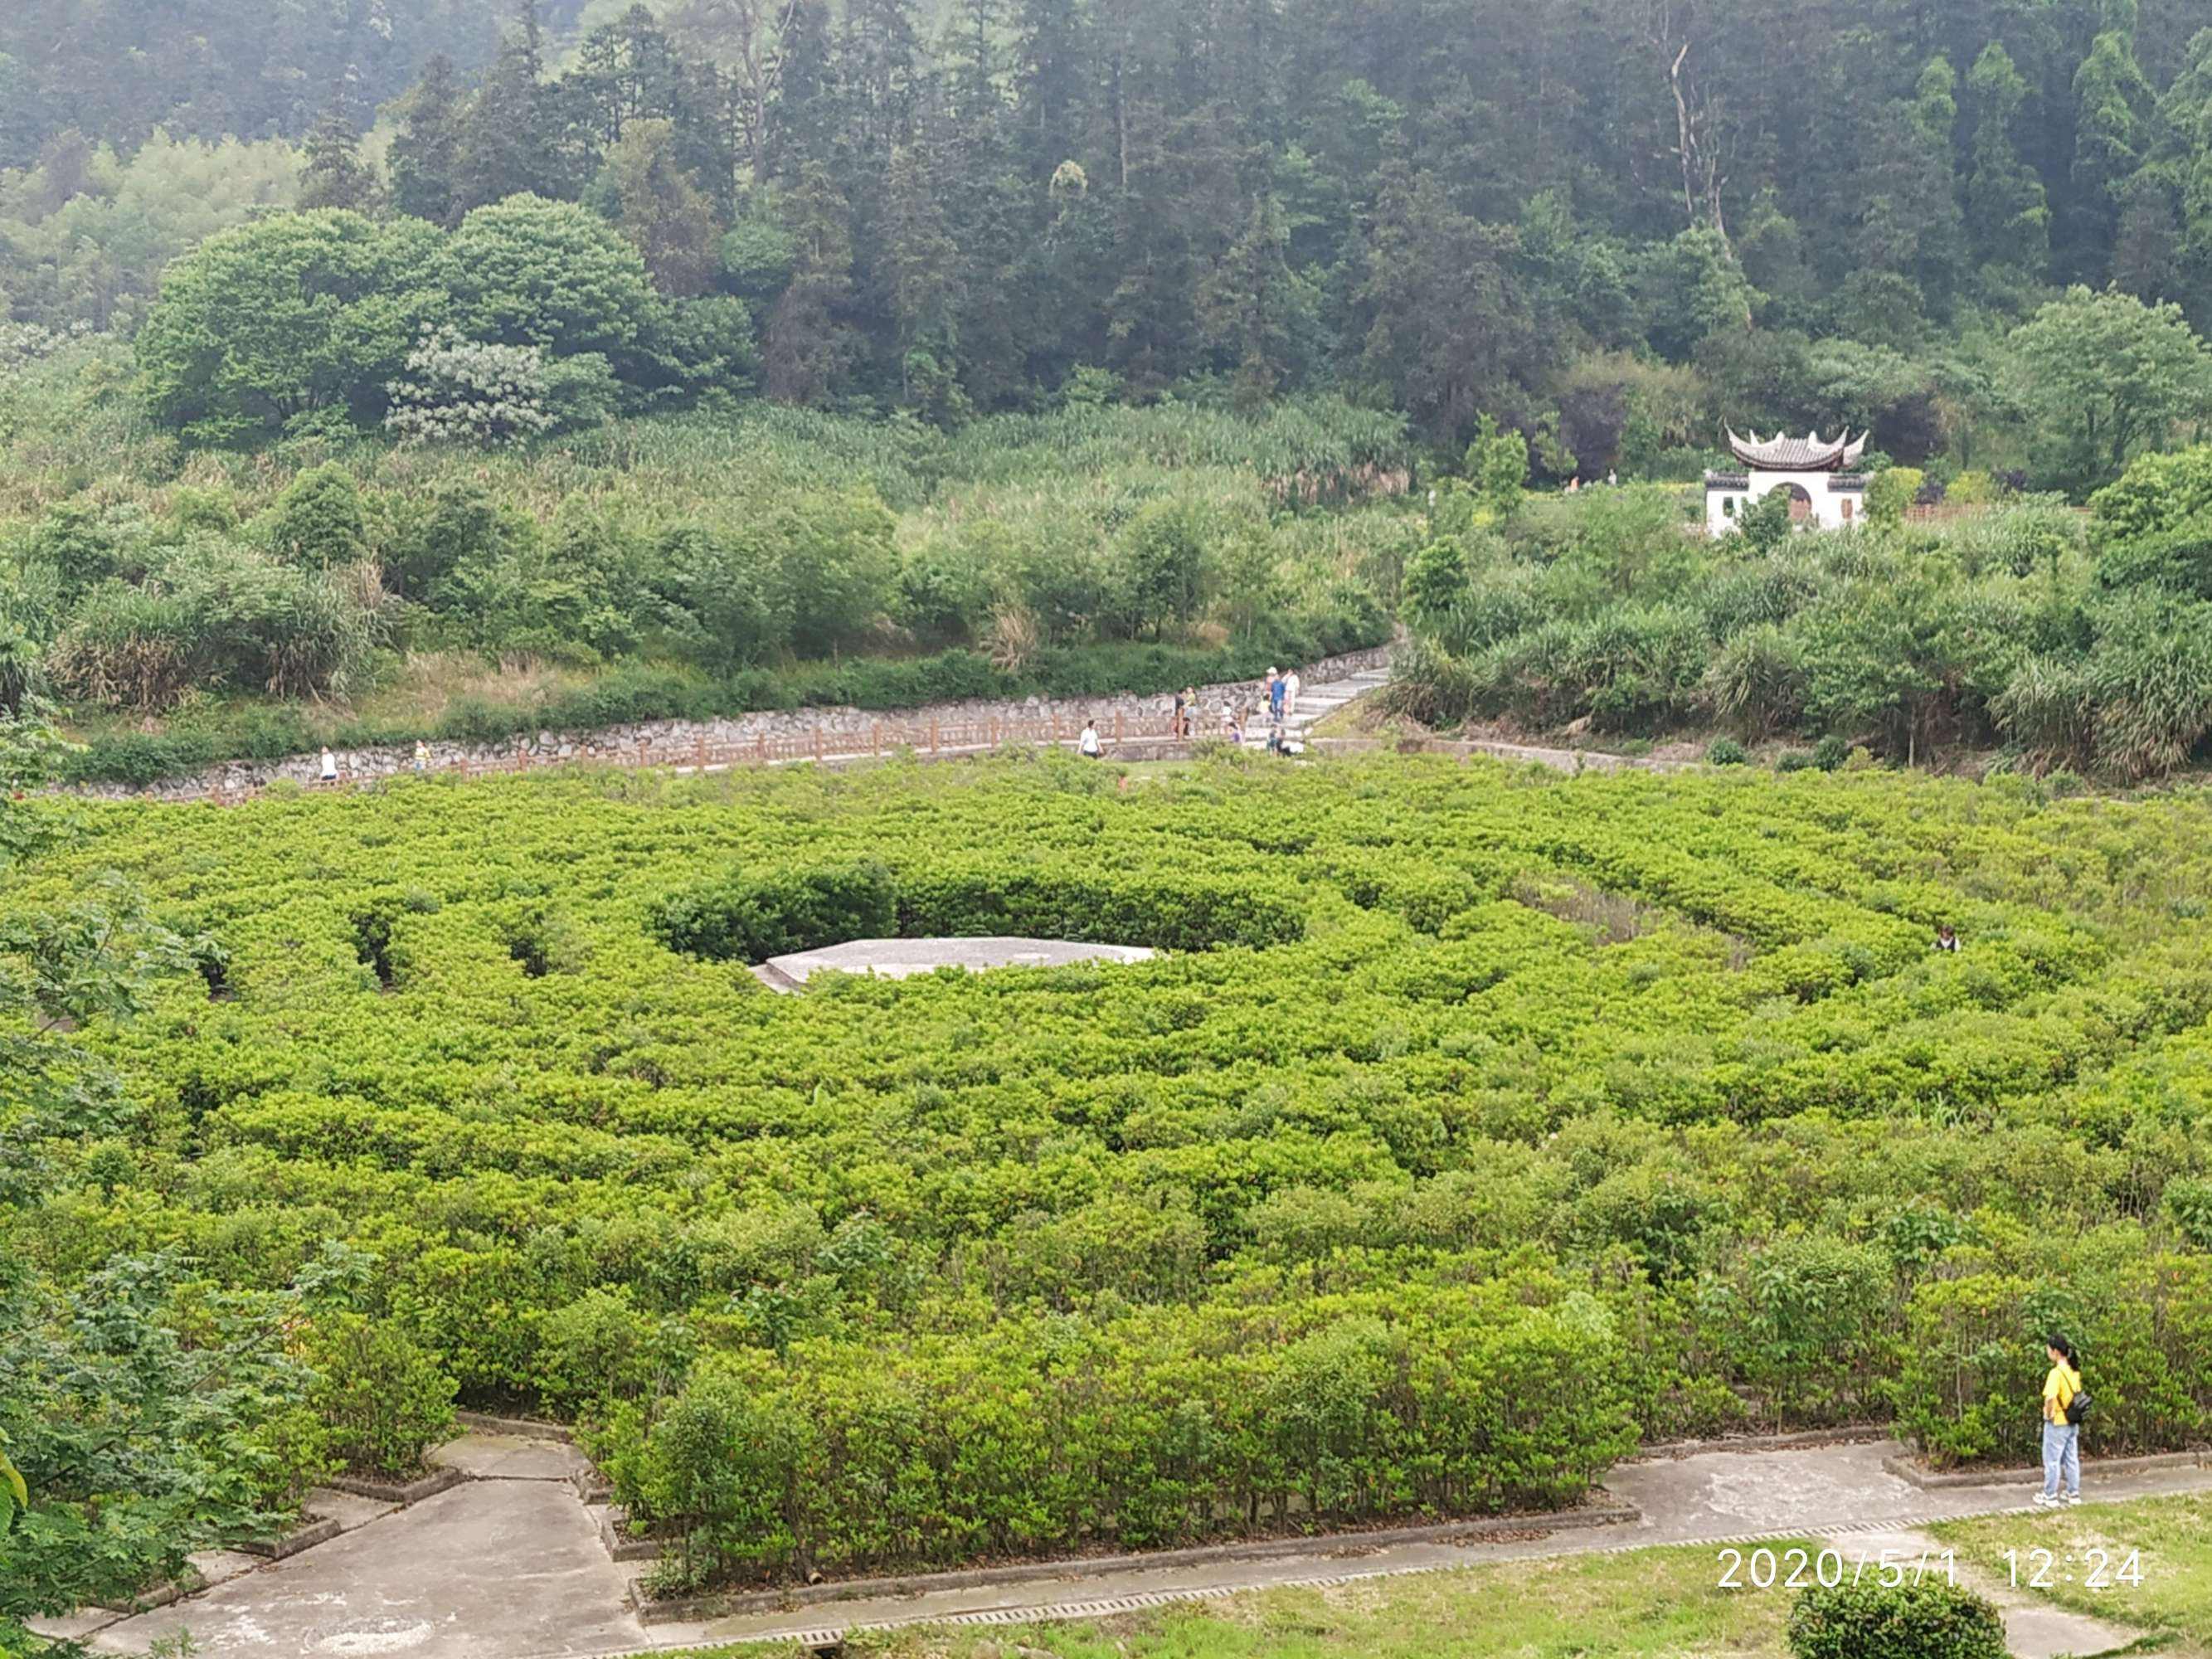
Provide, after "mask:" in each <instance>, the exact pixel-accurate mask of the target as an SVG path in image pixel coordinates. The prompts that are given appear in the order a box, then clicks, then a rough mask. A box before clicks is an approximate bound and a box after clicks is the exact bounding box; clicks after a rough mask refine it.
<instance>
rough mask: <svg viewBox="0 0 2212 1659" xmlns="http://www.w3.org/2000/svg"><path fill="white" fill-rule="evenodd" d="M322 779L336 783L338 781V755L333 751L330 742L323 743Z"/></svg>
mask: <svg viewBox="0 0 2212 1659" xmlns="http://www.w3.org/2000/svg"><path fill="white" fill-rule="evenodd" d="M322 780H323V781H324V782H325V783H336V782H337V781H338V757H337V756H336V755H333V754H332V753H331V746H330V745H329V744H324V745H323V770H322Z"/></svg>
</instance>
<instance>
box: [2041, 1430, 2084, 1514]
mask: <svg viewBox="0 0 2212 1659" xmlns="http://www.w3.org/2000/svg"><path fill="white" fill-rule="evenodd" d="M2062 1476H2063V1477H2064V1479H2065V1481H2066V1490H2067V1491H2068V1492H2071V1493H2073V1495H2074V1496H2075V1497H2076V1498H2079V1497H2080V1496H2081V1425H2080V1424H2079V1423H2045V1425H2043V1495H2044V1496H2045V1498H2056V1497H2057V1496H2058V1482H2059V1480H2060V1478H2061V1477H2062Z"/></svg>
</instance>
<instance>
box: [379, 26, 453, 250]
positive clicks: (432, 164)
mask: <svg viewBox="0 0 2212 1659" xmlns="http://www.w3.org/2000/svg"><path fill="white" fill-rule="evenodd" d="M461 118H462V102H461V87H460V79H459V76H457V75H456V74H455V73H454V71H453V59H452V58H447V57H446V56H444V55H443V54H442V53H441V55H439V56H438V57H435V58H432V59H431V60H430V61H429V62H428V64H425V65H424V66H423V70H422V79H421V80H420V81H418V82H416V84H415V87H414V88H413V90H412V91H410V93H409V94H407V101H406V106H405V108H404V111H403V112H401V115H400V118H399V130H398V131H397V132H396V133H394V134H393V135H392V154H391V158H390V164H391V169H392V207H393V209H394V210H397V211H398V212H400V213H404V214H406V215H408V216H410V217H412V218H416V219H428V220H429V221H430V222H431V223H433V224H438V225H445V226H447V227H448V228H451V227H452V226H453V224H455V223H456V222H459V218H460V212H459V205H458V197H459V185H458V182H457V181H458V179H459V171H460V161H461Z"/></svg>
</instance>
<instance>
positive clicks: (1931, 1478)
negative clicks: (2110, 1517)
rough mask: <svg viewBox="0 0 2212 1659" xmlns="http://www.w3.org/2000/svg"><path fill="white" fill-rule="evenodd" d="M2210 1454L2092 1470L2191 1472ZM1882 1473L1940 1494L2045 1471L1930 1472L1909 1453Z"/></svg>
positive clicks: (2118, 1460) (2104, 1464) (2108, 1463)
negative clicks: (2188, 1470)
mask: <svg viewBox="0 0 2212 1659" xmlns="http://www.w3.org/2000/svg"><path fill="white" fill-rule="evenodd" d="M2207 1457H2208V1454H2206V1453H2205V1452H2203V1451H2182V1452H2154V1453H2151V1454H2149V1455H2147V1456H2142V1457H2100V1458H2098V1459H2097V1460H2096V1462H2094V1464H2093V1465H2092V1467H2093V1468H2096V1469H2097V1470H2099V1471H2100V1473H2103V1474H2148V1473H2150V1472H2152V1471H2154V1470H2157V1469H2192V1468H2203V1467H2204V1466H2205V1464H2206V1462H2207ZM1881 1467H1882V1470H1883V1473H1885V1474H1893V1475H1895V1476H1896V1477H1897V1478H1898V1479H1899V1480H1902V1481H1905V1483H1906V1484H1907V1485H1909V1486H1917V1487H1919V1488H1920V1489H1921V1490H1922V1491H1923V1492H1941V1491H1945V1490H1948V1489H1949V1488H1951V1487H1954V1486H2018V1485H2020V1484H2021V1483H2022V1482H2024V1481H2033V1482H2036V1483H2040V1482H2041V1480H2043V1470H2042V1469H2041V1468H2039V1467H2034V1466H2028V1465H2021V1466H2016V1467H2012V1468H1982V1469H1931V1468H1929V1467H1928V1466H1927V1465H1926V1464H1925V1463H1923V1462H1921V1461H1920V1460H1919V1458H1917V1457H1916V1456H1913V1455H1910V1454H1907V1455H1904V1456H1901V1457H1885V1458H1883V1459H1882V1460H1881Z"/></svg>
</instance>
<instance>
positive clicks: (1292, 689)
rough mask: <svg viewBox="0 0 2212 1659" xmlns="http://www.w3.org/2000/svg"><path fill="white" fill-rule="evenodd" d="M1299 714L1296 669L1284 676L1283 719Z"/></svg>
mask: <svg viewBox="0 0 2212 1659" xmlns="http://www.w3.org/2000/svg"><path fill="white" fill-rule="evenodd" d="M1297 712H1298V671H1297V669H1295V668H1293V669H1292V670H1291V671H1290V672H1289V673H1287V674H1285V675H1284V676H1283V718H1284V719H1285V720H1288V719H1290V717H1291V715H1293V714H1297Z"/></svg>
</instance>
